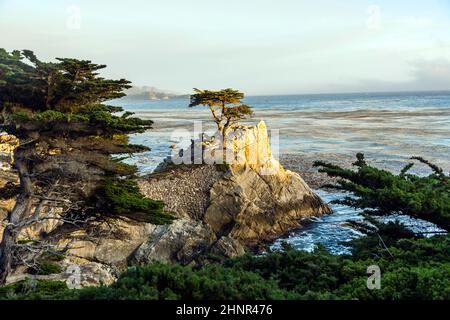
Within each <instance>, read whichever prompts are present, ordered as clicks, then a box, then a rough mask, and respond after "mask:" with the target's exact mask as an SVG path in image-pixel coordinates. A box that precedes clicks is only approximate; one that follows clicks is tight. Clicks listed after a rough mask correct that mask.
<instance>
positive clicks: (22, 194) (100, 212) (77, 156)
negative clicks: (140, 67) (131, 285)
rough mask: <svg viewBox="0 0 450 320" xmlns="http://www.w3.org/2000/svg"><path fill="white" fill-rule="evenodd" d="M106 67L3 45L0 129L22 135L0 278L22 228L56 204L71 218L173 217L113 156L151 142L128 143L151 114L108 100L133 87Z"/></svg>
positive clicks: (130, 169)
mask: <svg viewBox="0 0 450 320" xmlns="http://www.w3.org/2000/svg"><path fill="white" fill-rule="evenodd" d="M105 67H106V66H105V65H99V64H95V63H92V62H91V61H89V60H78V59H73V58H57V59H56V61H55V62H43V61H40V60H39V59H38V58H37V57H36V55H35V54H34V53H33V52H32V51H30V50H23V51H17V50H16V51H12V52H7V51H6V50H4V49H0V110H1V114H0V130H2V131H6V132H8V133H9V134H13V135H15V136H16V137H18V138H19V139H20V145H19V147H18V148H17V149H16V150H15V153H14V168H15V169H16V171H17V173H18V174H19V178H20V186H19V187H17V186H13V185H11V184H9V185H8V188H14V190H16V191H17V192H18V194H16V195H15V196H16V199H17V201H16V205H15V207H14V209H13V210H12V212H11V213H10V215H9V219H10V222H11V223H10V224H8V226H7V228H6V229H5V231H4V233H3V239H2V242H1V244H0V249H1V250H0V251H1V254H0V284H1V283H2V282H4V281H5V277H6V275H7V274H8V272H9V270H10V268H11V264H12V263H13V261H12V257H13V256H14V255H15V254H16V253H15V252H14V250H15V247H16V240H17V235H18V234H19V233H20V231H21V230H22V229H23V228H24V227H26V226H27V225H29V224H30V223H31V222H32V221H34V220H36V219H37V218H40V217H42V216H45V215H46V214H48V213H49V212H52V211H54V210H53V209H55V207H57V208H58V209H59V211H58V212H61V217H60V219H61V220H63V221H64V222H65V223H70V225H71V226H74V225H76V226H78V225H81V224H85V223H89V222H90V221H93V220H98V219H104V218H106V217H108V216H111V215H114V214H120V215H127V216H129V217H133V215H136V217H137V216H139V219H142V217H145V218H146V220H148V221H150V222H154V223H157V224H160V223H169V222H170V221H171V219H172V218H171V216H170V215H169V214H168V213H167V212H165V211H164V204H163V203H161V202H159V201H153V200H151V199H144V198H143V196H142V194H141V193H140V192H139V189H138V188H137V187H136V185H135V184H134V183H133V182H132V181H131V180H130V179H132V178H133V176H134V174H135V172H136V168H135V167H134V166H130V165H126V164H124V163H123V162H121V161H118V160H117V159H115V158H114V156H116V155H119V154H130V153H133V152H140V151H144V150H147V149H148V148H146V147H144V146H141V145H132V144H129V143H128V136H127V134H129V133H136V132H144V131H145V130H147V129H150V128H151V125H152V123H153V122H152V121H151V120H142V119H140V118H136V117H132V115H133V114H132V113H131V112H123V111H124V110H122V108H118V107H114V106H109V105H107V104H104V102H105V101H108V100H111V99H115V98H120V97H122V96H124V95H125V94H124V93H123V90H124V89H126V88H129V87H130V85H129V84H130V82H129V81H127V80H125V79H120V80H111V79H105V78H103V77H101V76H100V75H99V71H100V70H102V69H103V68H105ZM2 191H4V190H2ZM105 191H108V192H105ZM2 194H8V192H2ZM105 204H108V205H105ZM32 240H35V239H32Z"/></svg>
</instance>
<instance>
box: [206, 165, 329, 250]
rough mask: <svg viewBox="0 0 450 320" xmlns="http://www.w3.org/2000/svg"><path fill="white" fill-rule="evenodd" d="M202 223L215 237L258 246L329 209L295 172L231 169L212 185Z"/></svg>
mask: <svg viewBox="0 0 450 320" xmlns="http://www.w3.org/2000/svg"><path fill="white" fill-rule="evenodd" d="M210 203H211V204H210V206H209V207H208V209H207V210H206V212H205V215H204V222H205V223H206V224H208V225H210V226H211V228H212V229H213V230H214V231H215V232H216V233H217V234H218V235H228V236H231V237H232V238H235V239H238V240H241V241H243V242H245V243H252V242H258V241H261V240H265V239H269V238H272V237H275V236H279V235H281V234H283V233H285V232H286V231H287V230H289V229H290V228H293V227H298V226H300V220H301V219H303V218H309V217H311V216H316V215H322V214H324V213H329V212H330V209H329V208H328V206H326V205H325V204H324V203H323V202H322V200H321V199H320V198H319V197H318V196H317V195H316V194H315V193H314V192H313V191H312V190H311V189H310V188H309V187H308V186H307V185H306V183H305V182H304V181H303V180H302V178H301V177H300V176H299V175H298V174H297V173H294V172H291V171H285V170H284V169H282V168H280V169H279V170H278V172H277V174H274V175H261V174H259V173H258V171H257V170H254V169H251V168H249V167H237V168H232V169H231V172H230V173H229V174H228V175H227V176H225V177H223V178H222V179H220V180H219V181H217V182H216V184H214V186H213V188H212V189H211V191H210Z"/></svg>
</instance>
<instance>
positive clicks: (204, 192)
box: [139, 165, 225, 220]
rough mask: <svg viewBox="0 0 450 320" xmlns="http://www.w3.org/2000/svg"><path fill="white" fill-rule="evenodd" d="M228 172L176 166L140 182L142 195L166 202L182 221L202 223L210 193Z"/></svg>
mask: <svg viewBox="0 0 450 320" xmlns="http://www.w3.org/2000/svg"><path fill="white" fill-rule="evenodd" d="M224 174H225V173H224V172H223V171H220V170H217V167H216V166H207V165H201V166H176V167H172V168H168V169H167V170H166V171H164V172H161V173H156V174H152V175H150V176H149V177H147V178H146V179H142V180H140V181H139V188H140V189H141V192H142V194H144V195H145V196H146V197H148V198H150V199H157V200H164V203H165V204H166V207H165V208H166V210H167V211H170V212H174V214H175V215H176V216H177V217H179V218H188V219H195V220H201V219H202V218H203V215H204V213H205V211H206V209H207V208H208V206H209V191H210V190H211V188H212V186H213V184H214V183H216V182H217V181H218V180H219V179H220V178H221V177H222V176H223V175H224Z"/></svg>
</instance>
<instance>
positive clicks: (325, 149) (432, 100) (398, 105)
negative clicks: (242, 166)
mask: <svg viewBox="0 0 450 320" xmlns="http://www.w3.org/2000/svg"><path fill="white" fill-rule="evenodd" d="M245 103H247V104H249V105H251V106H253V107H254V112H255V115H254V117H253V118H252V119H251V120H248V121H246V122H247V123H256V122H258V121H260V120H264V121H265V122H266V124H267V127H268V129H269V134H271V136H272V138H273V139H272V141H271V145H272V148H273V149H275V150H278V153H279V157H280V158H281V159H283V157H285V158H286V157H287V158H290V159H294V163H295V159H307V160H310V161H313V160H325V161H348V159H350V157H354V155H355V154H356V153H357V152H363V153H364V154H365V155H366V158H367V159H368V160H369V161H370V162H371V163H373V164H375V165H377V166H380V167H383V168H386V169H388V170H392V171H398V170H400V169H401V168H402V167H403V166H404V165H405V164H406V163H408V162H409V158H410V157H411V156H422V157H424V158H426V159H428V160H431V161H432V162H434V163H436V164H438V165H440V166H441V167H442V168H444V170H445V171H447V172H448V171H449V170H450V156H449V155H450V92H413V93H411V92H409V93H367V94H361V93H358V94H320V95H286V96H255V97H248V98H246V99H245ZM111 104H113V105H117V106H122V107H124V108H125V109H126V110H129V111H133V112H135V113H136V114H137V115H139V116H140V117H142V118H146V119H152V120H153V121H155V123H154V126H153V127H154V129H152V130H149V131H148V132H146V133H144V134H135V135H131V137H130V141H131V142H132V143H139V144H144V145H147V146H149V147H151V148H152V150H151V151H148V152H145V153H142V154H138V155H134V156H133V157H132V158H130V159H128V160H127V161H128V162H129V163H133V164H136V165H137V166H138V168H139V170H140V172H141V173H147V172H151V171H152V170H153V169H154V168H155V167H156V166H157V165H158V163H160V162H161V161H162V159H164V158H165V157H166V156H167V155H168V154H169V153H170V152H171V149H170V146H171V145H173V144H176V145H178V146H182V145H184V144H187V143H188V142H189V141H190V139H191V138H194V135H193V132H194V123H197V125H198V123H199V121H201V125H202V130H211V129H213V124H212V122H211V120H210V114H209V111H208V109H207V108H204V107H195V108H188V104H189V101H188V99H176V100H164V101H148V100H128V99H120V100H115V101H112V103H111ZM276 137H278V139H275V138H276ZM291 164H292V162H291ZM413 172H415V173H418V174H427V173H428V172H429V170H428V168H426V167H425V166H423V165H417V166H415V167H414V168H413ZM318 192H319V193H320V194H321V196H322V198H324V199H325V200H326V201H327V200H332V199H334V198H336V197H340V196H343V195H342V194H330V193H327V192H325V191H323V190H319V191H318ZM333 209H334V212H335V213H334V214H333V215H331V216H327V217H324V218H322V219H324V220H323V221H312V222H311V223H310V224H308V225H307V226H305V227H304V228H302V229H301V230H296V231H294V233H293V234H291V235H289V237H288V238H287V239H283V241H287V242H289V243H291V244H293V245H294V246H295V247H297V248H299V249H304V250H311V249H312V248H313V247H314V245H315V244H317V243H323V244H324V245H325V246H326V247H328V248H329V249H330V250H331V251H332V252H334V253H345V252H346V250H347V249H346V247H345V246H343V245H341V242H345V241H348V240H350V239H352V238H354V237H357V236H360V234H359V233H358V232H356V231H354V230H352V229H350V228H348V227H345V226H344V225H343V224H342V223H341V222H342V221H345V220H349V219H350V220H352V219H359V216H358V212H356V211H355V210H353V209H351V208H348V207H341V206H334V207H333ZM400 218H401V219H404V217H403V218H402V217H400ZM411 223H412V222H410V224H411ZM414 223H415V224H416V225H417V227H418V228H425V229H427V228H428V229H430V230H434V229H433V228H434V227H433V226H428V225H426V224H425V225H423V224H421V222H414ZM414 223H413V224H414ZM428 229H427V230H428ZM280 241H281V240H280ZM279 243H280V242H279V241H278V242H276V243H275V244H274V246H275V247H276V246H277V245H279Z"/></svg>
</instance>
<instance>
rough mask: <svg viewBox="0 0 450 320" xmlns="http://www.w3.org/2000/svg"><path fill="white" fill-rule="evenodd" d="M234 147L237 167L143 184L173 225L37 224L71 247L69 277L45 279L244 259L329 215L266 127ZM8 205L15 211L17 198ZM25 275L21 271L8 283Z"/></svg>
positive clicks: (245, 134) (203, 168)
mask: <svg viewBox="0 0 450 320" xmlns="http://www.w3.org/2000/svg"><path fill="white" fill-rule="evenodd" d="M230 143H231V145H232V146H233V147H232V150H233V153H234V155H235V158H234V161H232V162H231V163H228V164H223V165H215V164H210V165H207V164H199V165H194V164H193V165H178V166H177V165H173V164H170V160H169V161H168V162H167V163H166V166H165V169H164V170H161V171H159V172H155V173H153V174H150V175H148V176H145V177H142V178H141V179H140V180H139V181H138V184H139V188H140V190H141V192H142V194H144V195H145V196H146V197H148V198H151V199H155V200H163V201H164V202H165V204H166V210H168V211H170V212H172V213H173V214H174V216H176V217H177V219H176V220H175V221H174V222H173V223H172V224H170V225H162V226H156V225H153V224H151V223H147V222H139V221H136V220H133V219H126V218H121V219H114V218H109V219H107V220H105V221H102V222H98V223H95V224H93V225H91V226H90V229H96V233H95V235H94V236H93V235H92V234H90V229H89V230H88V229H86V230H83V229H81V230H80V229H72V230H71V229H70V228H69V230H67V228H65V227H64V226H61V225H60V224H58V223H55V222H54V221H53V223H52V220H51V219H50V220H47V221H45V222H39V224H36V225H33V226H31V227H30V228H29V229H28V230H27V232H28V234H30V232H31V231H32V232H31V234H32V235H33V237H47V238H48V235H52V236H51V237H50V238H52V239H54V240H53V244H54V245H55V246H58V247H59V248H67V251H66V255H65V258H64V259H63V260H62V261H60V262H59V264H60V265H61V266H62V269H63V270H66V271H64V272H62V273H61V274H57V275H48V276H39V277H41V278H45V279H54V280H55V279H59V280H67V279H69V278H70V277H71V276H72V275H71V273H70V272H67V270H72V269H73V266H76V268H77V270H79V271H80V274H81V281H80V282H79V283H78V286H79V287H82V286H89V285H98V284H100V283H104V284H108V283H111V282H113V281H114V280H115V279H116V277H117V275H118V274H119V273H120V271H121V270H124V269H125V268H126V267H127V266H130V265H144V264H148V263H151V262H156V261H163V262H181V263H183V264H198V263H201V257H202V256H203V255H204V254H205V253H213V254H215V255H218V256H222V257H234V256H240V255H242V254H244V253H245V251H246V250H247V248H248V247H250V246H253V245H256V244H258V243H260V242H264V241H267V240H271V239H274V238H276V237H278V236H281V235H283V234H284V233H286V232H287V231H288V230H290V229H291V228H296V227H299V226H300V225H301V219H304V218H308V217H311V216H317V215H322V214H326V213H330V212H331V210H330V208H329V207H328V206H327V205H326V204H325V203H323V202H322V200H321V199H320V198H319V197H318V196H317V195H316V194H315V193H314V192H313V191H312V190H311V189H310V188H309V187H308V185H307V184H306V183H305V182H304V181H303V179H302V178H301V177H300V175H299V174H297V173H294V172H291V171H289V170H285V169H284V168H283V167H282V166H281V165H280V164H279V162H278V161H277V160H276V159H275V158H274V157H273V156H272V153H271V149H270V143H269V137H268V133H267V129H266V126H265V124H264V122H260V123H259V124H258V125H257V126H245V127H242V128H241V129H239V131H238V132H236V133H235V134H234V135H233V138H232V139H231V140H230ZM209 146H210V148H211V149H209V150H204V151H205V152H207V153H209V154H213V153H214V150H217V149H218V146H217V145H214V144H210V145H209ZM184 152H189V150H184ZM9 201H10V203H8V207H9V208H11V206H12V205H13V203H14V200H13V199H12V200H11V199H10V200H9ZM0 229H1V228H0ZM0 233H1V230H0ZM99 235H101V236H99ZM25 276H26V270H25V269H24V268H20V267H19V268H17V269H16V271H15V272H14V273H13V274H12V275H11V276H10V277H9V280H8V282H14V281H17V280H20V279H22V278H23V277H25Z"/></svg>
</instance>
